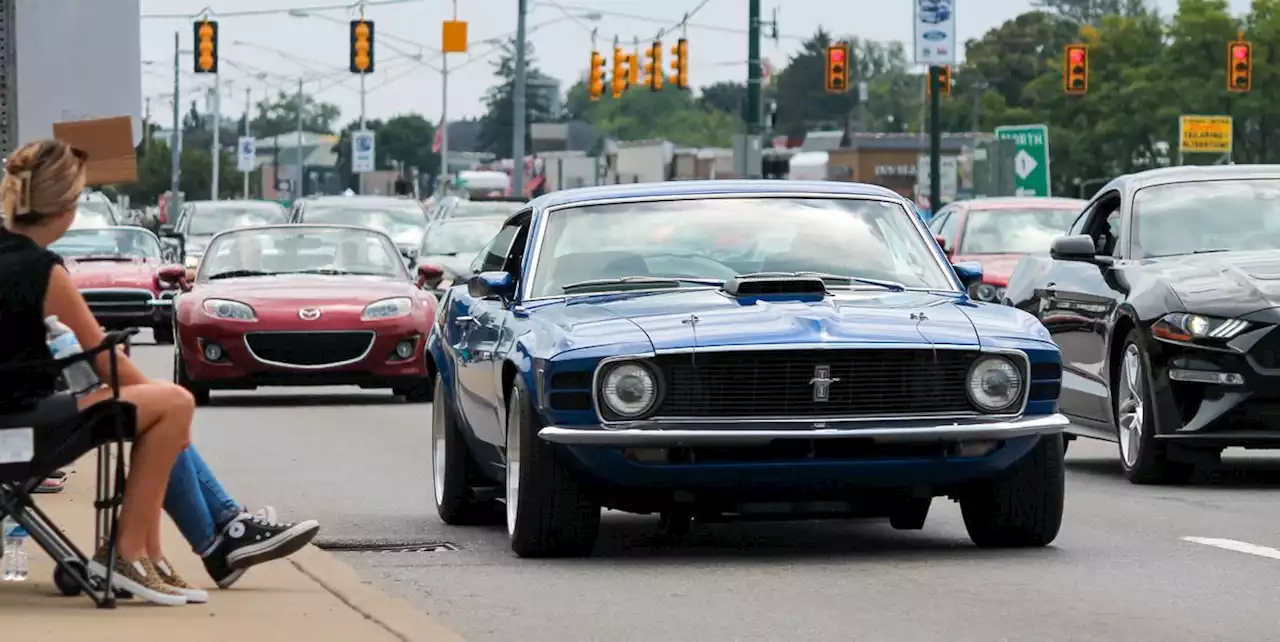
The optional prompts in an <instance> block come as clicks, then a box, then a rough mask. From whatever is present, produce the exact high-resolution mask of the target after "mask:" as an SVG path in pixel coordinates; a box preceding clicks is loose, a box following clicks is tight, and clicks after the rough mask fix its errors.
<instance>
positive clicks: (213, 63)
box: [195, 20, 218, 74]
mask: <svg viewBox="0 0 1280 642" xmlns="http://www.w3.org/2000/svg"><path fill="white" fill-rule="evenodd" d="M195 43H196V73H198V74H216V73H218V23H217V22H215V21H213V20H201V21H199V22H197V23H195Z"/></svg>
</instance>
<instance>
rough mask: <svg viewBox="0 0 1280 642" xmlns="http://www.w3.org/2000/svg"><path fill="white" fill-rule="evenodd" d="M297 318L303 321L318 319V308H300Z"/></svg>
mask: <svg viewBox="0 0 1280 642" xmlns="http://www.w3.org/2000/svg"><path fill="white" fill-rule="evenodd" d="M298 318H299V319H302V320H303V321H315V320H316V319H319V318H320V308H302V309H301V310H298Z"/></svg>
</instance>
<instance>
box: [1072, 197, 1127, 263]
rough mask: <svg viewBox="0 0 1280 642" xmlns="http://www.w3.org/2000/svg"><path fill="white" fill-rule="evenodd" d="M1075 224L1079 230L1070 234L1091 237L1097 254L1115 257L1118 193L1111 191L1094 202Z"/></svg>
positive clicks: (1118, 225) (1118, 206)
mask: <svg viewBox="0 0 1280 642" xmlns="http://www.w3.org/2000/svg"><path fill="white" fill-rule="evenodd" d="M1076 224H1077V225H1079V226H1080V228H1079V230H1076V229H1074V228H1073V229H1072V232H1073V233H1078V234H1088V235H1089V236H1092V237H1093V244H1094V247H1095V248H1096V250H1097V252H1098V254H1101V255H1107V256H1113V255H1115V254H1116V250H1117V249H1118V247H1117V246H1118V245H1119V240H1120V193H1119V192H1117V191H1112V192H1109V193H1107V194H1104V195H1103V196H1102V197H1101V198H1099V199H1097V200H1095V201H1094V202H1093V205H1092V206H1090V207H1089V208H1088V209H1086V210H1085V212H1084V214H1083V215H1082V216H1081V220H1080V221H1077V223H1076Z"/></svg>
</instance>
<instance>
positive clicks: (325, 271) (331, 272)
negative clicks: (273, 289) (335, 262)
mask: <svg viewBox="0 0 1280 642" xmlns="http://www.w3.org/2000/svg"><path fill="white" fill-rule="evenodd" d="M281 274H319V275H322V276H387V273H386V272H370V271H368V270H339V269H337V268H314V269H310V270H289V271H288V272H281Z"/></svg>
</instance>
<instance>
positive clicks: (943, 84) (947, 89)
mask: <svg viewBox="0 0 1280 642" xmlns="http://www.w3.org/2000/svg"><path fill="white" fill-rule="evenodd" d="M938 92H939V94H940V95H943V96H950V95H951V65H943V66H941V67H938Z"/></svg>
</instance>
